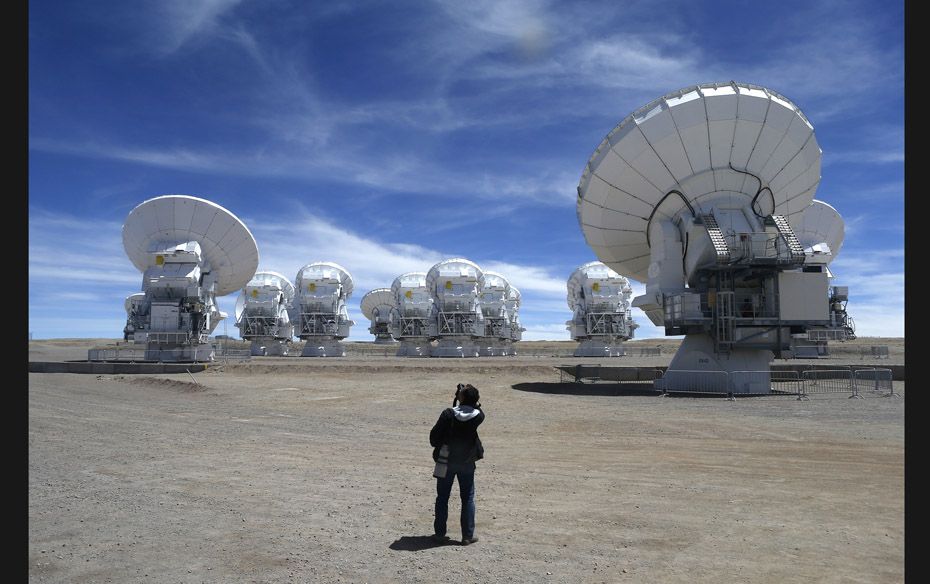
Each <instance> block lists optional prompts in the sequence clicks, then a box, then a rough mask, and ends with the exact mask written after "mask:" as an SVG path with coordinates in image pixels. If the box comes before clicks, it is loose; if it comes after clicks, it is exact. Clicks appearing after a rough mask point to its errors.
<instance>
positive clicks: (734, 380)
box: [655, 334, 775, 395]
mask: <svg viewBox="0 0 930 584" xmlns="http://www.w3.org/2000/svg"><path fill="white" fill-rule="evenodd" d="M714 346H715V345H714V339H713V338H712V337H711V336H710V335H705V334H693V335H687V336H685V339H684V340H683V341H682V342H681V346H680V347H679V348H678V352H676V353H675V356H674V357H673V358H672V362H671V363H669V366H668V369H667V370H666V372H665V375H664V376H663V377H662V379H658V380H656V382H655V387H656V389H661V390H662V391H680V392H686V391H688V392H695V393H719V394H727V395H729V394H731V393H732V394H753V395H758V394H769V393H771V392H772V375H771V370H770V366H771V363H772V359H774V357H775V354H774V353H773V352H772V351H769V350H766V349H740V348H734V349H732V350H731V351H730V353H729V354H724V353H719V354H718V353H715V352H714Z"/></svg>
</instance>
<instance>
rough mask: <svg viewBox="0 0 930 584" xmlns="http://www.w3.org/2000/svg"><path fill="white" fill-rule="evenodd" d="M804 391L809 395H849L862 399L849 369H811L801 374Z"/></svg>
mask: <svg viewBox="0 0 930 584" xmlns="http://www.w3.org/2000/svg"><path fill="white" fill-rule="evenodd" d="M801 379H802V381H803V391H804V393H805V394H808V393H849V394H851V395H850V396H849V397H851V398H861V397H862V396H861V395H859V392H858V391H857V388H856V384H855V383H854V382H853V376H852V371H850V370H849V369H811V370H808V371H804V372H802V373H801Z"/></svg>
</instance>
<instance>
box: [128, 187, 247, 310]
mask: <svg viewBox="0 0 930 584" xmlns="http://www.w3.org/2000/svg"><path fill="white" fill-rule="evenodd" d="M187 241H196V242H198V243H199V244H200V250H201V253H202V254H203V258H204V259H205V260H206V261H208V262H209V263H210V269H211V271H212V272H213V275H214V277H215V281H216V290H215V293H216V295H217V296H225V295H226V294H230V293H232V292H235V291H236V290H239V289H241V288H242V287H243V286H245V285H246V283H247V282H248V281H249V278H251V277H252V275H253V274H254V273H255V270H256V268H258V245H257V244H256V243H255V238H254V237H252V233H251V232H250V231H249V228H248V227H246V226H245V223H243V222H242V221H240V220H239V218H238V217H236V216H235V215H233V214H232V213H231V212H229V211H228V210H226V209H224V208H223V207H221V206H219V205H217V204H216V203H213V202H211V201H207V200H206V199H200V198H198V197H191V196H188V195H163V196H160V197H155V198H153V199H149V200H147V201H144V202H142V203H140V204H139V205H138V206H136V208H134V209H133V210H132V211H130V212H129V216H128V217H127V218H126V222H125V223H124V224H123V248H124V249H125V250H126V255H128V256H129V259H130V260H131V261H132V263H133V265H134V266H136V268H137V269H138V270H139V271H140V272H145V270H146V269H147V268H148V267H150V264H151V251H152V250H151V249H150V246H152V245H153V244H155V243H157V242H167V243H183V242H187Z"/></svg>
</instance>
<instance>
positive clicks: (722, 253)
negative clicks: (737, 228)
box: [701, 213, 730, 264]
mask: <svg viewBox="0 0 930 584" xmlns="http://www.w3.org/2000/svg"><path fill="white" fill-rule="evenodd" d="M701 219H702V220H703V222H704V229H706V230H707V235H709V236H710V242H711V243H712V244H713V246H714V251H715V252H716V253H717V263H718V264H726V263H728V262H729V261H730V248H729V247H728V246H727V240H726V239H725V238H724V237H723V232H722V231H720V226H719V225H718V224H717V218H716V217H714V216H713V215H711V214H710V213H707V214H705V215H701Z"/></svg>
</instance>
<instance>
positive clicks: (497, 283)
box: [482, 272, 510, 298]
mask: <svg viewBox="0 0 930 584" xmlns="http://www.w3.org/2000/svg"><path fill="white" fill-rule="evenodd" d="M482 281H483V286H484V287H485V288H503V289H504V290H505V295H504V298H507V295H506V294H507V292H506V291H509V290H510V281H509V280H507V278H505V277H504V276H503V274H498V273H497V272H484V278H483V279H482Z"/></svg>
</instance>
